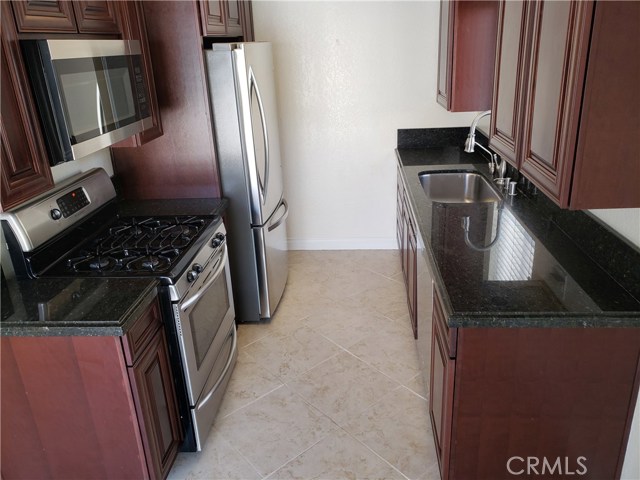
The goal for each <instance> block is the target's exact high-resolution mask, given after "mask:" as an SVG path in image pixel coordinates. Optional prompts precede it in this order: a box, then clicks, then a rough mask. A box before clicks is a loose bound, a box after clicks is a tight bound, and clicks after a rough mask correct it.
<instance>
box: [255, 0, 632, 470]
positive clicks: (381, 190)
mask: <svg viewBox="0 0 640 480" xmlns="http://www.w3.org/2000/svg"><path fill="white" fill-rule="evenodd" d="M253 12H254V26H255V34H256V39H257V40H267V41H271V42H273V44H274V57H275V58H274V61H275V68H276V82H277V85H278V92H277V93H278V107H279V109H280V112H279V113H280V122H281V123H280V137H281V138H280V139H281V143H282V145H281V147H282V162H283V169H284V176H285V195H286V196H287V198H288V199H289V203H290V205H291V214H290V216H289V221H288V229H289V242H290V247H291V248H292V249H336V248H395V239H394V221H395V157H394V153H393V150H394V148H395V146H396V131H397V129H398V128H416V127H418V128H428V127H448V126H466V125H469V124H470V123H471V120H472V119H473V116H474V114H473V113H468V114H452V113H449V112H447V111H445V110H444V109H443V108H442V107H440V106H439V105H438V104H437V103H436V101H435V92H436V74H437V58H438V50H437V49H438V16H439V4H438V2H433V1H430V2H399V1H394V2H377V1H376V2H364V1H363V2H343V1H339V2H327V1H320V2H270V1H261V0H258V1H254V3H253ZM592 213H593V214H594V215H595V216H596V217H598V218H599V219H600V220H601V221H603V222H604V223H606V224H608V225H610V226H611V227H612V228H613V229H614V230H617V231H618V232H619V233H620V234H621V235H622V236H624V237H625V238H627V239H628V240H630V241H631V242H632V243H634V244H635V245H637V246H639V247H640V209H630V210H617V211H615V210H614V211H611V210H599V211H592ZM639 412H640V399H639V402H638V406H637V407H636V415H635V418H634V424H633V427H632V433H631V439H630V441H629V446H628V449H627V456H626V459H625V464H624V469H623V476H622V478H625V479H638V478H640V460H639V454H638V452H640V425H639V418H638V417H639Z"/></svg>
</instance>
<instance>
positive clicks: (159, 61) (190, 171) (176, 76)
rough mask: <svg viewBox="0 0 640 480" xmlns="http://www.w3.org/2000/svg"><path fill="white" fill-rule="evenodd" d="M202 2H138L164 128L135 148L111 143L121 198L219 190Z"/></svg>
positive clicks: (203, 193) (198, 195)
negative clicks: (116, 146)
mask: <svg viewBox="0 0 640 480" xmlns="http://www.w3.org/2000/svg"><path fill="white" fill-rule="evenodd" d="M203 5H204V3H203V2H200V3H197V2H166V1H144V2H142V10H143V13H144V18H145V24H146V30H147V35H148V40H149V51H150V56H151V61H152V64H153V72H154V78H155V86H156V92H157V98H158V107H159V109H160V113H161V116H162V129H163V132H164V133H163V135H162V136H161V137H160V138H157V139H155V140H154V141H152V142H148V143H147V144H145V145H142V146H140V147H138V148H115V149H112V157H113V164H114V169H115V171H116V173H117V175H118V177H119V179H120V184H121V187H122V188H121V192H122V194H123V196H124V197H125V198H130V199H151V198H208V197H219V196H221V188H220V180H219V175H218V166H217V159H216V150H215V143H214V142H215V140H214V133H213V124H212V119H211V112H210V109H209V88H208V85H207V77H206V67H205V64H204V56H203V53H202V43H203V39H202V32H201V30H202V15H201V14H202V11H203V10H202V7H203ZM240 6H241V7H242V8H243V9H244V8H245V7H248V6H249V4H248V3H245V2H242V3H241V4H240ZM224 8H226V7H224ZM222 12H223V14H224V10H222ZM242 12H244V10H242ZM243 14H244V13H243ZM242 18H244V17H242ZM243 38H244V37H243ZM247 39H248V38H247Z"/></svg>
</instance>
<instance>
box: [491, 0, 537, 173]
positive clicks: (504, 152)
mask: <svg viewBox="0 0 640 480" xmlns="http://www.w3.org/2000/svg"><path fill="white" fill-rule="evenodd" d="M529 8H530V4H529V3H525V2H510V1H503V2H501V3H500V10H499V16H498V43H497V49H496V50H497V51H496V73H495V79H494V83H493V91H494V95H493V105H492V107H491V112H492V115H491V126H490V139H489V146H490V147H491V148H493V149H494V150H496V151H497V152H498V153H499V154H500V155H501V156H502V157H503V158H506V159H507V160H509V162H510V163H511V164H513V165H514V166H516V167H518V166H519V165H518V155H519V149H520V141H521V135H522V107H523V99H524V96H523V90H524V88H525V80H526V66H527V64H526V61H527V58H528V51H527V45H528V43H527V38H528V35H527V34H528V29H527V25H528V20H529V15H528V12H529Z"/></svg>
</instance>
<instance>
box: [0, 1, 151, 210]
mask: <svg viewBox="0 0 640 480" xmlns="http://www.w3.org/2000/svg"><path fill="white" fill-rule="evenodd" d="M0 3H1V4H2V30H1V33H2V58H1V60H2V65H1V66H2V79H1V82H2V83H1V87H2V101H1V107H2V113H1V115H0V133H1V137H2V149H1V150H2V157H0V175H1V177H2V190H1V199H2V204H1V208H2V209H4V210H7V209H9V208H12V207H14V206H16V205H18V204H20V203H22V202H25V201H27V200H29V199H31V198H33V197H34V196H36V195H38V194H40V193H42V192H44V191H46V190H48V189H49V188H50V187H51V186H52V185H53V178H52V174H51V168H50V167H49V159H48V155H47V151H46V148H45V146H44V141H43V138H42V133H41V127H40V122H39V119H38V114H37V111H36V108H35V104H34V101H33V97H32V93H31V89H30V88H29V80H28V78H27V75H26V72H25V68H24V62H23V59H22V52H21V50H20V44H19V41H20V39H21V38H31V39H33V38H46V37H50V36H51V35H52V34H60V36H59V38H92V37H95V38H118V37H120V38H125V39H135V40H139V41H140V45H141V48H142V57H143V65H144V69H145V74H146V77H147V83H148V86H149V94H150V96H151V102H150V105H151V116H152V119H153V126H152V127H151V128H149V129H147V130H145V131H144V132H143V133H141V134H138V135H137V136H136V137H135V138H131V139H127V140H126V141H125V142H124V143H125V144H126V145H127V146H139V145H142V144H144V143H146V142H148V141H149V140H152V139H154V138H157V137H159V136H160V135H162V126H161V124H160V114H159V108H158V104H157V99H156V92H155V83H154V77H153V69H152V67H151V59H150V54H149V44H148V41H147V31H146V25H145V18H144V12H143V10H142V6H141V5H142V3H141V2H138V1H127V2H121V1H107V2H104V1H73V2H68V1H60V2H56V1H47V0H38V1H12V2H8V1H2V2H0Z"/></svg>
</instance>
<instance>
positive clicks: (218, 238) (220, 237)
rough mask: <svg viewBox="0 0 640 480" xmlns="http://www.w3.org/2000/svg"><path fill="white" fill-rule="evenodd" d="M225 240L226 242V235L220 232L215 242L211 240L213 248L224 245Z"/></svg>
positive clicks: (214, 238) (214, 239)
mask: <svg viewBox="0 0 640 480" xmlns="http://www.w3.org/2000/svg"><path fill="white" fill-rule="evenodd" d="M223 240H224V233H221V232H218V233H216V236H215V237H213V240H211V246H212V247H214V248H217V247H219V246H220V245H222V242H223Z"/></svg>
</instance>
